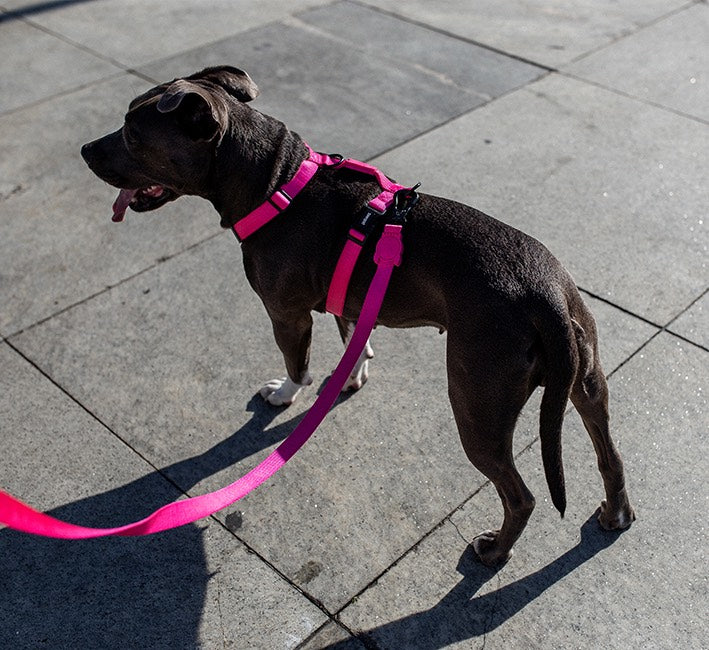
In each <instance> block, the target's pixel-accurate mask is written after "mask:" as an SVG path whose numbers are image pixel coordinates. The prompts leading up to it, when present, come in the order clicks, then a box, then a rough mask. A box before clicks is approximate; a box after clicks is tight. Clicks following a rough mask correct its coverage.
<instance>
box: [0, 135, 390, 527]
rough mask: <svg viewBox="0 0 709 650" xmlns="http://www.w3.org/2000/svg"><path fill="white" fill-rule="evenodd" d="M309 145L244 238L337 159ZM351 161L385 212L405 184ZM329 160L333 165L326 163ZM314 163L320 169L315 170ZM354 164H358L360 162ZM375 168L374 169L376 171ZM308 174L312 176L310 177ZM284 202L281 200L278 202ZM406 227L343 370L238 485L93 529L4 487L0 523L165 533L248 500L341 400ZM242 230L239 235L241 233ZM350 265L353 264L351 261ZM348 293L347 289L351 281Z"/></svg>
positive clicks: (382, 267)
mask: <svg viewBox="0 0 709 650" xmlns="http://www.w3.org/2000/svg"><path fill="white" fill-rule="evenodd" d="M308 149H309V151H310V157H309V158H308V159H307V160H306V161H304V163H303V165H305V173H304V174H303V175H302V176H299V174H300V170H299V172H298V174H296V176H295V177H294V179H293V181H291V182H290V183H289V184H288V185H292V184H293V183H294V181H297V184H296V185H298V186H299V187H297V188H296V189H297V191H295V193H293V194H288V192H287V190H286V192H284V193H285V194H286V197H285V198H286V200H285V201H284V202H282V203H285V205H284V207H280V206H278V209H277V210H275V212H274V214H272V215H271V216H269V218H268V219H266V220H265V221H264V220H263V214H261V215H257V218H255V219H252V220H251V221H250V222H249V224H248V227H247V228H245V229H244V232H243V235H244V236H248V235H249V234H251V233H253V232H255V230H256V229H257V228H258V227H260V226H261V225H264V224H265V223H267V222H268V221H270V219H271V218H273V216H275V215H276V214H279V213H280V212H281V211H282V210H283V209H285V207H287V205H288V204H289V203H290V200H291V199H292V198H293V197H294V196H295V194H297V192H299V191H300V190H301V189H302V188H303V187H304V186H305V184H306V183H307V181H308V180H310V178H312V176H313V175H314V174H315V171H317V168H318V166H319V164H323V162H321V161H317V162H316V161H315V160H313V157H322V158H321V160H323V161H324V160H325V159H327V160H332V159H330V158H329V157H327V156H322V154H315V153H314V152H313V151H312V150H310V148H308ZM348 162H351V163H357V164H358V165H361V166H362V168H361V171H364V172H366V173H370V174H372V175H376V177H377V180H378V181H379V182H380V185H381V186H382V188H383V189H384V192H382V194H380V195H379V196H378V197H377V198H376V199H374V200H373V201H372V202H370V206H371V205H372V203H374V202H375V201H376V202H378V203H377V205H376V207H377V209H379V208H380V203H379V202H381V208H382V209H381V212H383V211H384V210H385V209H386V207H387V206H388V204H390V203H391V202H392V201H393V199H394V192H395V191H396V190H397V189H399V188H401V186H399V185H396V184H394V183H392V182H391V181H389V179H387V178H386V177H385V176H384V175H383V174H381V172H380V171H379V170H376V169H375V168H373V167H371V166H370V165H366V164H365V163H358V161H348ZM306 163H307V164H306ZM324 164H328V163H327V162H325V163H324ZM329 164H339V161H337V163H329ZM303 165H301V170H302V169H304V167H303ZM313 166H314V167H315V169H313ZM348 166H349V167H354V165H348ZM371 170H374V172H376V174H375V173H374V172H372V171H371ZM306 175H307V178H305V176H306ZM286 187H287V186H284V188H286ZM294 187H295V185H292V186H291V187H290V188H288V189H290V190H291V191H293V188H294ZM281 189H283V188H281ZM280 193H281V190H278V191H277V192H276V194H279V195H280ZM274 196H275V195H274ZM278 200H279V199H276V201H278ZM266 204H268V205H273V204H272V203H271V201H267V202H266V203H265V204H264V205H266ZM262 207H263V206H261V208H262ZM261 208H259V209H261ZM259 209H257V210H259ZM254 212H257V211H254ZM253 214H254V213H251V214H250V215H247V217H245V219H249V218H250V217H251V216H252V215H253ZM270 214H271V210H270V209H268V215H270ZM268 215H266V216H268ZM237 225H238V224H237ZM254 226H256V227H254ZM401 229H402V226H401V225H400V224H387V225H385V226H384V232H383V234H382V236H381V238H380V239H379V242H378V243H377V247H376V251H375V254H374V261H375V262H376V264H377V270H376V272H375V274H374V278H373V279H372V283H371V284H370V287H369V291H368V292H367V296H366V298H365V300H364V305H363V307H362V311H361V313H360V315H359V319H358V320H357V324H356V326H355V330H354V333H353V335H352V338H351V340H350V342H349V345H348V346H347V349H346V350H345V353H344V355H343V357H342V359H341V360H340V362H339V364H338V365H337V368H336V369H335V371H334V372H333V374H332V376H331V377H330V380H329V381H328V382H327V384H326V386H325V388H324V389H323V391H322V392H321V393H320V395H319V396H318V398H317V399H316V400H315V403H314V404H313V406H312V407H311V408H310V410H309V411H308V412H307V413H306V415H305V417H304V418H303V419H302V420H301V421H300V423H299V424H298V426H296V428H295V429H294V430H293V432H292V433H291V434H290V435H289V436H288V437H287V438H286V439H285V440H284V441H283V442H282V443H281V444H280V445H279V446H278V447H277V448H276V449H275V450H274V451H273V452H272V453H271V454H270V455H269V456H268V457H266V458H265V459H264V460H263V461H261V463H259V464H258V465H257V466H256V467H254V468H253V469H252V470H251V471H250V472H248V473H247V474H245V475H244V476H242V477H241V478H240V479H238V480H236V481H235V482H234V483H231V484H230V485H227V486H226V487H223V488H221V489H219V490H216V491H215V492H210V493H207V494H203V495H200V496H196V497H190V498H188V499H183V500H181V501H175V502H173V503H170V504H168V505H166V506H163V507H162V508H160V509H159V510H156V511H155V512H153V513H152V514H151V515H149V516H148V517H146V518H145V519H142V520H140V521H136V522H133V523H131V524H126V525H124V526H119V527H116V528H87V527H84V526H77V525H75V524H71V523H68V522H65V521H61V520H59V519H55V518H54V517H51V516H49V515H47V514H44V513H42V512H39V511H37V510H35V509H33V508H31V507H30V506H28V505H26V504H24V503H22V502H21V501H19V500H18V499H16V498H15V497H13V496H12V495H10V494H7V493H6V492H3V491H2V490H0V524H5V525H7V526H9V527H10V528H14V529H15V530H19V531H22V532H26V533H32V534H35V535H43V536H45V537H56V538H61V539H89V538H94V537H106V536H109V535H119V536H137V535H149V534H152V533H159V532H161V531H165V530H169V529H171V528H176V527H178V526H183V525H185V524H189V523H192V522H194V521H197V520H198V519H202V518H204V517H208V516H210V515H212V514H214V513H215V512H217V511H219V510H222V509H224V508H226V507H227V506H229V505H231V504H232V503H234V502H236V501H238V500H239V499H241V498H243V497H244V496H246V495H247V494H248V493H249V492H251V491H252V490H254V489H255V488H257V487H258V486H259V485H261V484H262V483H263V482H265V481H266V480H268V479H269V478H270V477H271V476H273V475H274V474H275V473H276V472H277V471H278V470H279V469H280V468H281V467H283V465H285V464H286V463H287V462H288V461H289V460H290V459H291V458H292V457H293V456H294V455H295V453H296V452H297V451H298V450H299V449H300V448H301V447H302V446H303V445H304V444H305V442H306V441H307V440H308V439H309V438H310V436H311V435H312V434H313V432H314V431H315V429H317V427H318V426H319V425H320V423H321V422H322V421H323V419H324V418H325V416H326V415H327V413H328V411H329V410H330V409H331V408H332V405H333V404H334V403H335V400H336V399H337V397H338V395H339V394H340V391H341V390H342V387H343V386H344V385H345V382H346V381H347V378H348V377H349V375H350V373H351V372H352V370H353V368H354V366H355V364H356V363H357V360H358V359H359V357H360V355H361V353H362V351H363V350H364V347H365V345H366V344H367V340H368V339H369V335H370V334H371V332H372V330H373V329H374V325H375V324H376V321H377V316H378V315H379V310H380V308H381V305H382V301H383V300H384V296H385V294H386V290H387V287H388V285H389V279H390V278H391V274H392V271H393V270H394V266H399V265H400V264H401V256H402V252H403V245H402V241H401ZM247 231H248V232H247ZM237 234H239V233H238V232H237ZM242 238H243V237H242ZM349 241H350V240H348V243H349ZM355 244H357V245H358V246H359V247H360V248H361V244H358V243H357V242H355ZM346 250H347V249H346ZM358 252H359V251H357V253H358ZM343 255H344V256H345V257H347V258H348V260H349V259H350V258H351V257H352V253H351V252H350V253H346V252H345V251H343ZM355 260H356V255H355ZM347 264H348V266H349V262H348V263H347ZM338 266H339V264H338ZM352 266H354V263H352ZM349 272H350V273H351V269H349ZM344 291H345V292H346V284H345V287H344ZM341 300H342V304H344V293H343V295H342V296H341Z"/></svg>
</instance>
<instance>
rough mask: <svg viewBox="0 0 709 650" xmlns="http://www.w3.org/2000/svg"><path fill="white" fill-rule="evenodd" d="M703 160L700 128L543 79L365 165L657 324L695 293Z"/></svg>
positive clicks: (702, 238)
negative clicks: (551, 259)
mask: <svg viewBox="0 0 709 650" xmlns="http://www.w3.org/2000/svg"><path fill="white" fill-rule="evenodd" d="M708 156H709V132H707V129H706V127H705V126H704V125H702V124H700V123H698V122H696V121H694V120H691V119H688V118H685V117H682V116H678V115H675V114H673V113H670V112H668V111H666V110H662V109H659V108H656V107H654V106H650V105H648V104H645V103H643V102H640V101H636V100H633V99H629V98H626V97H621V96H618V95H617V94H615V93H612V92H610V91H607V90H604V89H601V88H598V87H595V86H591V85H588V84H585V83H581V82H579V81H577V80H574V79H570V78H567V77H564V76H561V75H556V74H554V75H550V76H548V77H545V78H544V79H541V80H539V81H537V82H534V83H532V84H529V85H528V86H526V87H525V88H523V89H521V90H518V91H515V92H513V93H510V94H508V95H506V96H504V97H501V98H499V99H497V100H495V101H494V102H491V103H490V104H487V105H486V106H483V107H481V108H479V109H478V110H476V111H474V112H472V113H470V114H468V115H465V116H463V117H461V118H458V119H457V120H454V121H452V122H450V123H449V124H447V125H445V126H442V127H441V128H439V129H436V130H435V131H432V132H430V133H428V134H426V135H424V136H422V137H420V138H417V139H416V140H414V141H412V142H410V143H408V144H406V145H404V146H401V147H398V148H397V149H396V150H395V151H393V152H391V153H389V154H386V155H384V156H382V157H380V158H378V159H376V161H375V163H376V164H377V165H379V166H380V167H381V168H382V169H384V170H385V171H386V172H387V173H388V174H390V175H392V176H394V177H395V178H416V179H420V180H421V181H422V182H423V185H422V191H426V192H429V193H432V194H442V195H445V196H449V197H451V198H455V199H458V200H461V201H463V202H465V203H468V204H469V205H473V206H475V207H477V208H480V209H481V210H483V211H485V212H487V213H489V214H492V215H493V216H496V217H498V218H500V219H501V220H503V221H506V222H508V223H510V224H511V225H513V226H516V227H518V228H520V229H521V230H524V231H526V232H528V233H530V234H532V235H533V236H535V237H537V239H540V240H541V241H542V242H544V243H545V244H546V245H547V246H548V247H549V248H550V249H551V251H552V252H553V253H554V254H555V255H556V256H557V257H559V259H561V261H562V262H563V263H564V264H565V266H566V267H567V268H568V269H569V270H570V271H571V273H572V275H573V276H574V278H575V280H576V282H577V283H578V284H579V285H581V286H582V287H583V288H584V289H587V290H588V291H590V292H591V293H592V294H594V295H597V296H599V297H601V298H604V299H606V300H609V301H611V302H613V303H615V304H618V305H620V306H622V307H624V308H625V309H627V310H629V311H631V312H633V313H635V314H638V315H641V316H643V317H645V318H647V319H649V320H650V321H652V322H655V323H658V324H666V323H667V322H669V321H670V320H671V319H672V318H673V317H674V316H676V315H677V314H679V313H680V312H682V311H683V310H684V309H685V308H686V307H687V306H688V305H690V304H691V303H692V302H693V301H694V300H695V299H696V298H697V296H699V295H701V293H702V292H703V291H704V289H705V288H706V273H707V266H706V264H707V255H706V251H707V245H708V244H709V235H707V226H706V223H705V222H706V214H705V206H706V205H707V203H709V186H708V185H707V183H706V180H705V178H704V176H705V174H704V168H706V167H707V164H708V163H709V158H708ZM640 233H642V236H639V234H640Z"/></svg>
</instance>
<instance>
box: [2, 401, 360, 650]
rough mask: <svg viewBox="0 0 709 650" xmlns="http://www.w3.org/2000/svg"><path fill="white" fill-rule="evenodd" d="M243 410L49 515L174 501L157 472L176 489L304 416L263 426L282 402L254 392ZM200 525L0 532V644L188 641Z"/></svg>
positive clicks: (90, 518)
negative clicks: (103, 533)
mask: <svg viewBox="0 0 709 650" xmlns="http://www.w3.org/2000/svg"><path fill="white" fill-rule="evenodd" d="M343 399H346V397H345V396H343V397H341V398H340V400H339V401H338V403H341V402H342V401H343ZM247 410H249V411H250V412H251V413H252V417H251V419H250V420H249V422H247V423H246V424H245V425H244V426H243V427H241V428H240V429H239V430H238V431H236V432H235V433H234V434H232V435H231V436H229V437H228V438H227V439H225V440H223V441H222V442H220V443H219V444H217V445H215V446H214V447H212V448H211V449H209V450H207V451H206V452H204V453H203V454H201V455H199V456H195V457H194V458H189V459H187V460H183V461H180V462H178V463H175V464H173V465H170V466H169V467H166V468H163V469H162V470H161V471H160V472H152V473H150V474H148V475H146V476H143V477H141V478H139V479H137V480H135V481H133V482H131V483H128V484H127V485H124V486H122V487H120V488H116V489H114V490H110V491H108V492H104V493H103V494H98V495H96V496H92V497H89V498H87V499H83V500H80V501H76V502H74V503H71V504H67V505H65V506H61V507H60V508H56V509H54V510H52V511H51V513H50V514H52V515H53V516H54V517H58V518H60V519H64V520H67V521H71V522H75V523H81V524H83V525H89V526H107V525H117V524H121V523H126V522H128V521H133V520H136V519H140V518H142V517H144V516H146V515H147V514H149V513H150V512H152V511H153V510H155V509H157V508H158V507H160V506H162V505H164V504H165V503H167V502H169V501H173V500H174V499H175V498H176V496H177V492H176V491H175V489H174V488H173V487H171V486H170V485H169V483H168V482H167V481H166V480H165V478H164V476H163V475H165V476H168V477H169V478H170V479H171V480H172V481H174V483H176V484H177V485H178V486H179V487H180V488H181V489H182V490H185V491H186V490H188V489H190V488H191V487H192V486H194V485H195V484H197V483H198V482H200V481H201V480H203V479H204V478H206V477H208V476H211V475H213V474H214V473H216V472H218V471H220V470H223V469H226V468H228V467H231V466H232V465H234V464H235V463H237V462H238V461H240V460H242V459H244V458H247V457H249V456H251V455H252V454H255V453H257V452H259V451H262V450H263V449H265V448H267V447H269V446H271V445H272V444H275V443H277V442H279V441H280V440H282V439H284V438H285V437H286V436H287V435H288V434H289V433H290V432H291V431H292V430H293V428H294V427H295V425H296V424H297V423H298V421H299V420H300V419H302V417H303V415H304V414H302V413H301V414H299V415H297V416H296V417H294V418H291V419H289V420H288V421H284V422H281V423H279V424H277V425H276V426H273V427H270V428H269V425H270V424H271V423H272V422H273V420H274V419H275V418H276V416H277V415H278V414H279V413H281V412H282V410H283V409H278V408H273V407H271V406H270V405H267V404H265V403H264V402H263V400H262V399H261V398H260V397H259V396H255V397H254V398H252V399H251V401H250V402H249V404H248V406H247ZM234 478H235V479H236V478H238V477H237V476H235V477H234ZM57 481H61V476H57ZM117 518H118V519H119V521H116V519H117ZM204 528H205V526H204V524H200V523H199V522H198V523H196V524H193V525H188V526H183V527H181V528H178V529H176V530H173V531H169V532H166V533H162V534H159V535H151V536H147V537H134V538H121V537H113V538H103V539H96V540H86V541H63V540H55V539H45V538H41V537H34V536H31V535H25V534H23V533H18V532H15V531H11V530H9V529H4V530H1V531H0V648H37V647H43V646H44V647H51V648H128V647H136V648H137V647H141V648H150V647H153V648H158V647H160V648H194V647H198V646H199V640H198V630H199V624H200V619H201V615H202V612H203V609H204V604H205V596H206V591H207V584H208V581H209V579H210V575H209V571H208V568H207V561H206V557H205V550H204V543H203V539H202V536H203V531H204Z"/></svg>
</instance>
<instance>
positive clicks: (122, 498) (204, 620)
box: [0, 343, 326, 649]
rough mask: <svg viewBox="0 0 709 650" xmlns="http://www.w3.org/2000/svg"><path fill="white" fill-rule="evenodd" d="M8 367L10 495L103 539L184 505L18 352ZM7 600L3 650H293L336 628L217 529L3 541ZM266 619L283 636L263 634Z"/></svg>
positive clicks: (0, 559)
mask: <svg viewBox="0 0 709 650" xmlns="http://www.w3.org/2000/svg"><path fill="white" fill-rule="evenodd" d="M0 367H2V369H3V370H2V373H0V395H2V396H3V399H2V400H0V437H1V438H2V440H3V456H2V467H3V472H2V476H3V479H2V487H3V489H6V490H9V491H11V492H13V493H15V494H16V495H18V496H20V497H22V498H24V499H25V500H26V501H30V502H31V504H32V505H34V506H35V507H38V508H43V509H48V510H49V511H50V514H52V515H54V516H56V517H60V518H62V519H66V520H68V521H72V522H74V523H80V524H84V525H96V526H106V525H118V524H121V523H125V522H126V521H128V520H132V519H138V518H140V517H143V516H145V515H147V514H148V513H149V512H151V511H152V510H154V509H155V508H156V507H159V506H160V505H163V504H164V503H167V502H169V501H173V500H175V499H176V498H177V497H178V496H179V492H178V491H177V490H175V488H174V487H173V486H171V485H170V484H169V483H168V482H167V481H166V480H165V479H164V478H163V477H162V476H160V475H159V474H157V473H156V472H155V471H154V470H153V468H152V467H151V466H150V465H148V464H147V463H146V462H145V461H143V460H141V459H140V458H138V456H136V454H135V453H134V452H133V451H132V450H131V449H130V448H129V447H128V446H126V445H125V444H123V443H122V442H121V441H120V440H119V439H118V438H117V437H116V436H115V435H114V434H113V433H112V432H111V431H109V430H107V429H106V428H105V427H103V426H102V425H101V424H99V423H98V422H97V421H96V419H95V418H94V417H93V416H92V415H91V414H89V413H87V412H86V411H85V410H84V409H83V408H82V407H81V406H80V405H78V404H76V403H75V402H74V401H73V400H72V399H70V398H69V397H68V396H67V395H66V394H64V393H63V392H62V391H61V390H59V389H58V388H57V387H56V386H54V385H52V383H51V382H50V381H49V380H48V379H46V378H45V377H42V375H41V374H40V373H39V372H38V371H37V370H36V369H35V368H32V367H31V366H30V364H29V363H27V362H26V361H25V360H24V359H22V357H20V355H18V354H17V353H16V352H15V351H14V350H12V349H11V348H10V347H9V346H8V345H7V344H6V343H1V344H0ZM10 440H11V441H12V444H11V445H8V444H7V442H8V441H10ZM0 589H1V590H2V594H3V598H2V606H0V646H2V647H3V648H17V649H21V648H37V647H40V646H46V647H52V648H88V647H104V648H107V647H111V648H118V647H123V648H126V647H170V648H188V647H196V646H199V645H203V646H204V647H217V646H219V647H223V645H224V644H225V643H231V642H232V641H234V640H238V641H237V643H236V647H272V648H285V647H295V645H296V644H297V643H298V641H299V640H303V639H305V638H307V637H308V636H309V635H310V634H312V632H314V631H315V630H317V629H318V627H320V626H321V625H322V624H323V623H324V622H325V620H326V618H325V616H324V614H323V613H322V612H321V611H320V610H319V609H318V608H317V607H315V606H314V605H312V604H310V603H309V602H307V601H306V600H305V599H303V598H302V596H301V595H300V594H299V593H298V592H297V591H296V590H295V589H293V587H292V586H291V585H289V584H287V583H286V582H284V581H283V580H282V579H281V578H280V577H278V576H277V575H276V574H274V573H273V571H271V569H270V568H269V567H267V566H266V565H265V564H263V562H261V561H260V560H259V559H258V558H257V557H256V556H255V555H253V554H251V553H249V552H248V551H247V549H246V548H245V547H244V546H243V544H241V543H240V542H239V541H238V540H236V539H235V538H234V537H233V535H231V534H230V533H229V532H228V531H226V530H224V528H223V527H222V526H220V525H219V524H218V523H217V522H215V521H214V520H206V521H203V522H200V523H199V524H197V525H190V526H185V527H182V528H180V529H179V530H176V531H173V532H172V533H170V534H168V535H154V536H150V537H145V538H132V539H130V538H124V539H117V538H113V539H103V540H90V541H83V542H66V541H58V540H48V539H43V538H37V537H30V536H27V535H24V534H21V533H16V532H14V531H9V530H0ZM265 612H268V616H273V617H274V619H277V620H278V621H279V625H277V626H267V627H264V626H263V625H262V620H263V618H264V615H265Z"/></svg>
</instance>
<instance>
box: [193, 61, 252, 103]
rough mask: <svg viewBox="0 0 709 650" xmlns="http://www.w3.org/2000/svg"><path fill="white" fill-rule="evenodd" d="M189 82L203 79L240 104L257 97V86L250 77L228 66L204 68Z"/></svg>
mask: <svg viewBox="0 0 709 650" xmlns="http://www.w3.org/2000/svg"><path fill="white" fill-rule="evenodd" d="M186 79H189V80H197V79H204V80H205V81H209V82H210V83H213V84H215V85H216V86H219V87H220V88H223V89H224V90H226V91H227V92H228V93H229V94H230V95H231V96H232V97H235V98H236V99H238V100H239V101H240V102H250V101H251V100H252V99H256V97H258V96H259V89H258V86H257V85H256V84H255V83H254V82H253V80H252V79H251V77H249V75H248V74H246V73H245V72H244V71H243V70H239V68H234V67H232V66H230V65H220V66H216V67H213V68H205V69H204V70H202V71H200V72H197V73H195V74H193V75H190V76H189V77H186Z"/></svg>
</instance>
